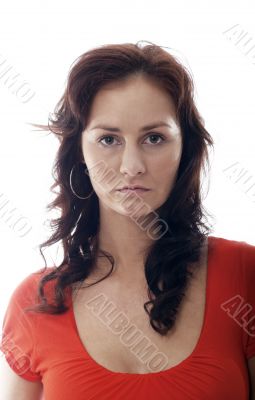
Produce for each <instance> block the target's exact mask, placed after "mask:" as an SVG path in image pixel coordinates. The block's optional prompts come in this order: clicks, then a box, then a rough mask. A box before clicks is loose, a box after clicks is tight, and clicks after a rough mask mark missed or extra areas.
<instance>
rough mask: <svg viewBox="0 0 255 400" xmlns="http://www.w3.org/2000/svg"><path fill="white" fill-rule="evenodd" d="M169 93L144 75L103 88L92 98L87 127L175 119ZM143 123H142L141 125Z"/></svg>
mask: <svg viewBox="0 0 255 400" xmlns="http://www.w3.org/2000/svg"><path fill="white" fill-rule="evenodd" d="M175 112H176V111H175V104H174V101H173V99H172V98H171V96H170V94H169V93H168V92H167V90H166V89H164V88H163V87H162V85H160V84H159V83H158V82H156V81H155V80H152V79H149V78H144V77H143V76H142V77H141V76H138V77H132V78H129V79H126V80H125V81H123V82H122V81H121V82H111V83H109V84H106V85H104V86H103V87H102V88H101V89H100V90H99V92H98V93H97V94H96V95H95V97H94V99H93V101H92V104H91V109H90V115H89V119H88V124H91V123H92V122H93V124H95V123H115V124H117V123H118V121H122V122H123V123H125V122H128V121H129V123H130V122H131V121H133V122H134V123H139V125H140V124H142V122H144V125H146V123H148V122H150V121H153V120H162V119H164V120H166V119H169V118H171V119H174V120H175V119H176V118H175V117H176V115H175ZM141 121H142V122H141Z"/></svg>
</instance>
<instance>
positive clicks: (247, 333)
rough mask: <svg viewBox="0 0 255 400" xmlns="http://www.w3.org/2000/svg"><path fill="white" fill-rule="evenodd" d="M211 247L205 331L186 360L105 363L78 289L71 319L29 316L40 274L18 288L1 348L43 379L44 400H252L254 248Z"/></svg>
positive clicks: (23, 370) (222, 242) (14, 364)
mask: <svg viewBox="0 0 255 400" xmlns="http://www.w3.org/2000/svg"><path fill="white" fill-rule="evenodd" d="M208 243H209V253H208V270H207V286H206V308H205V316H204V322H203V327H202V330H201V333H200V337H199V340H198V343H197V344H196V346H195V348H194V349H193V351H192V353H191V354H190V356H189V357H187V358H186V359H185V360H184V361H182V362H180V363H179V364H177V365H175V366H174V367H171V368H169V369H167V370H161V371H158V372H151V373H147V374H133V373H132V374H130V373H123V372H113V371H110V370H108V369H106V368H105V367H103V366H101V365H100V364H98V363H97V362H96V361H95V360H94V359H92V358H91V356H90V355H89V353H88V352H87V351H86V349H85V348H84V346H83V344H82V342H81V340H80V338H79V334H78V331H77V326H76V323H75V318H74V313H73V309H72V297H71V290H67V293H68V305H71V307H70V309H69V310H68V311H67V312H66V313H65V314H62V315H49V314H38V313H30V312H29V313H26V314H24V313H23V312H22V308H23V307H25V306H26V307H27V306H30V305H31V300H35V298H34V297H33V296H34V293H35V289H36V283H37V281H38V279H39V278H40V277H41V274H42V273H43V272H42V271H43V270H38V271H37V274H36V273H31V274H30V275H28V276H27V277H26V278H25V279H24V280H23V281H22V282H21V283H20V284H19V285H18V286H17V288H16V289H15V290H14V292H13V294H12V296H11V298H10V301H9V304H8V307H7V310H6V313H5V317H4V321H3V337H2V343H1V350H2V351H3V352H4V353H5V356H6V359H7V361H8V363H9V365H10V366H11V368H12V369H13V370H14V371H15V372H16V373H17V374H19V375H20V376H21V377H23V378H24V379H27V380H29V381H42V383H43V387H44V392H43V393H44V397H43V400H57V399H59V400H60V399H61V400H70V399H75V400H84V399H86V400H92V399H93V400H120V399H121V400H123V399H124V400H134V399H140V400H143V399H146V400H154V399H155V398H158V399H160V400H169V399H171V400H184V399H185V400H197V399H200V400H202V399H203V400H215V399H217V400H226V399H231V400H247V399H248V393H249V380H248V369H247V359H248V358H250V357H253V356H255V290H254V283H255V246H254V245H251V244H248V243H246V242H240V241H234V240H229V239H224V238H219V237H214V236H209V241H208ZM51 269H52V268H47V270H46V272H47V273H48V272H50V270H51ZM40 271H41V272H40ZM46 272H44V273H46ZM51 283H52V281H51V282H50V283H49V284H47V285H46V288H45V289H46V293H47V288H48V287H50V285H51ZM68 289H70V288H68ZM29 300H30V301H29ZM187 334H188V333H187ZM15 360H16V361H15Z"/></svg>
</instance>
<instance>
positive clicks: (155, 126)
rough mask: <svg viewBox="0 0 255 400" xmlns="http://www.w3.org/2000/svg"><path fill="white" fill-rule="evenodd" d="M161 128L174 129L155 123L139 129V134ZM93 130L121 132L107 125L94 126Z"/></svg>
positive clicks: (164, 123)
mask: <svg viewBox="0 0 255 400" xmlns="http://www.w3.org/2000/svg"><path fill="white" fill-rule="evenodd" d="M160 126H167V127H168V128H172V126H171V125H169V124H167V123H166V122H164V121H158V122H153V123H151V124H149V125H146V126H143V127H142V128H140V129H139V132H144V131H148V130H150V129H154V128H158V127H160ZM93 129H104V130H105V131H110V132H121V129H120V128H116V127H112V126H107V125H105V124H98V125H96V126H94V127H93V128H91V130H93Z"/></svg>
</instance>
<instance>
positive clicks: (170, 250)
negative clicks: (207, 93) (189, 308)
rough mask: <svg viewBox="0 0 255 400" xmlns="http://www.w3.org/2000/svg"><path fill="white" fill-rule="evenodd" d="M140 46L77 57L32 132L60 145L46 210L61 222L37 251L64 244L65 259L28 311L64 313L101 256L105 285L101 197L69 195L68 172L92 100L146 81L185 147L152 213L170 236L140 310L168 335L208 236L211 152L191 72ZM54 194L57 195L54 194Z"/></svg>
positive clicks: (156, 256) (161, 245)
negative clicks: (141, 78) (49, 290)
mask: <svg viewBox="0 0 255 400" xmlns="http://www.w3.org/2000/svg"><path fill="white" fill-rule="evenodd" d="M139 43H140V42H138V43H136V44H132V43H124V44H110V45H103V46H100V47H97V48H93V49H91V50H89V51H87V52H86V53H84V54H82V55H81V56H80V57H78V59H77V60H75V62H74V65H73V66H72V68H71V70H70V72H69V74H68V79H67V85H66V88H65V90H64V94H63V95H62V97H61V98H60V100H59V102H58V103H57V105H56V107H55V110H54V111H55V112H54V117H53V118H52V117H49V122H50V124H49V123H48V125H39V124H32V125H33V126H35V127H37V128H38V127H39V128H40V130H46V131H47V130H49V131H50V132H52V133H53V134H54V135H56V137H57V138H58V139H59V142H60V145H59V149H58V151H57V154H56V159H55V162H54V166H53V177H54V184H53V185H52V186H51V188H50V189H51V191H52V192H53V193H54V194H55V195H56V196H55V199H54V200H53V201H52V202H51V203H50V204H49V205H48V206H47V209H48V210H60V212H61V214H60V216H59V217H58V218H55V219H51V227H52V228H53V234H52V235H51V237H50V238H49V239H48V240H47V241H45V242H43V243H42V244H41V245H40V246H39V247H40V253H41V254H42V256H43V253H42V248H43V247H47V246H50V245H52V244H54V243H56V242H58V241H61V244H62V246H63V251H64V254H63V260H62V262H61V263H60V265H58V266H56V265H55V266H54V267H53V271H51V272H50V273H47V274H45V275H44V276H43V277H41V279H40V281H39V282H38V288H37V296H38V299H40V301H41V300H42V301H41V303H38V304H37V305H36V306H34V307H32V308H27V309H26V310H27V311H28V310H30V311H32V310H33V311H35V312H40V313H49V314H61V313H64V312H66V311H67V310H68V309H69V307H68V306H67V304H66V289H67V288H69V289H70V287H71V286H70V285H72V284H74V283H77V282H82V281H84V280H85V279H86V278H87V277H88V276H89V275H90V273H91V272H92V270H93V268H94V265H95V261H96V259H97V257H98V255H99V253H101V254H103V255H102V256H103V257H107V258H108V259H109V260H110V263H111V266H112V269H111V271H110V272H109V273H108V274H107V275H106V276H104V277H103V278H102V279H105V278H106V277H108V276H109V275H110V274H111V272H112V270H113V267H114V258H113V257H112V255H111V254H109V253H106V252H103V251H101V250H100V249H99V246H98V238H97V233H98V229H99V203H98V197H97V195H96V193H95V192H94V193H93V195H92V196H91V197H89V198H88V199H86V200H81V199H79V198H77V197H76V196H75V195H74V194H73V192H72V190H71V188H70V184H69V177H70V172H71V169H72V167H73V166H74V165H77V164H78V163H79V162H81V161H83V157H82V151H81V133H82V132H83V130H84V129H85V127H86V121H87V119H88V115H89V111H90V107H91V104H92V101H93V98H94V97H95V95H96V93H97V92H98V91H99V90H100V89H101V88H102V87H103V85H104V83H109V82H111V81H121V80H124V79H127V78H128V77H129V76H132V75H134V74H144V75H145V76H149V77H151V78H153V79H156V80H157V81H158V83H159V84H161V85H163V86H164V88H165V89H166V90H167V91H168V93H169V95H170V96H171V98H172V99H173V101H174V104H175V107H176V115H177V118H178V122H179V124H180V128H181V134H182V140H183V151H182V156H181V160H180V165H179V169H178V173H177V178H176V182H175V184H174V186H173V188H172V190H171V193H170V195H169V197H168V199H167V200H166V201H165V203H164V204H163V205H161V207H160V208H158V209H157V213H158V216H159V218H160V219H162V220H164V221H165V222H166V223H167V225H168V226H169V228H170V229H168V230H167V231H166V232H165V233H164V235H162V236H161V237H160V238H158V239H157V240H155V241H154V242H153V244H152V246H151V247H150V249H149V251H148V253H147V258H146V260H145V276H146V280H147V283H148V296H149V299H150V301H147V302H146V303H145V304H144V309H145V311H146V312H147V313H148V315H149V318H150V324H151V326H152V327H153V329H154V330H155V331H156V332H158V333H160V334H161V335H165V334H166V333H167V332H168V331H169V330H170V329H171V328H172V327H173V325H174V322H175V319H176V314H177V311H178V307H179V306H180V303H181V300H182V298H183V296H185V290H186V287H187V283H188V278H189V277H190V276H192V275H193V271H194V268H195V266H196V265H199V263H197V262H198V261H199V258H200V255H201V249H202V247H203V246H204V244H205V242H206V239H207V237H208V234H209V233H210V228H209V227H208V221H207V224H206V223H205V221H202V220H203V218H205V219H207V218H206V216H205V214H206V213H207V211H205V209H204V208H203V206H202V203H201V189H202V187H201V173H202V172H203V171H205V167H206V165H209V152H208V148H207V146H208V145H210V146H213V144H214V142H213V140H212V137H211V136H210V134H209V133H208V132H207V130H206V129H205V127H204V121H203V119H202V117H201V116H200V114H199V112H198V110H197V108H196V106H195V103H194V85H193V80H192V77H191V75H190V73H189V71H188V69H187V68H186V67H185V66H184V65H183V63H182V62H180V61H178V59H177V58H176V57H174V56H173V55H171V54H170V53H169V52H168V51H166V50H163V49H162V47H161V46H157V45H155V44H153V43H151V42H148V43H150V44H147V45H145V46H140V45H139ZM75 182H76V185H77V186H76V187H79V188H84V191H85V193H86V194H88V193H90V192H91V190H92V185H91V182H90V179H89V177H88V176H87V177H86V180H84V173H81V172H79V170H78V171H77V172H76V174H75ZM55 188H58V191H54V189H55ZM79 193H80V191H79ZM81 196H82V194H81ZM83 196H85V195H83ZM207 214H208V213H207ZM43 258H44V261H45V257H44V256H43ZM190 266H192V270H189V268H188V267H190ZM45 269H47V263H46V261H45ZM102 279H100V280H99V281H97V282H95V283H93V285H94V284H96V283H98V282H100V281H101V280H102ZM51 280H55V285H54V291H53V299H54V304H52V303H51V304H50V303H48V301H47V299H46V297H45V294H44V285H45V284H46V283H47V282H48V281H51ZM88 286H91V285H88ZM149 306H151V307H150V310H149Z"/></svg>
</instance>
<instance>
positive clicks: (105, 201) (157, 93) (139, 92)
mask: <svg viewBox="0 0 255 400" xmlns="http://www.w3.org/2000/svg"><path fill="white" fill-rule="evenodd" d="M159 122H162V123H164V124H166V125H169V126H166V125H165V126H163V125H162V126H160V124H159ZM149 125H155V126H154V127H151V128H148V127H147V128H144V127H145V126H149ZM103 127H104V128H103ZM113 128H114V129H113ZM143 128H144V129H143ZM81 145H82V153H83V157H84V161H85V163H86V166H87V168H88V171H89V174H90V180H91V183H92V186H93V188H94V191H95V192H96V194H97V196H98V199H99V204H100V207H104V208H110V209H111V210H114V211H116V212H117V213H121V214H122V215H129V214H130V212H131V211H132V209H133V207H135V206H137V204H138V203H139V204H141V203H144V209H143V210H142V212H143V213H144V214H146V213H148V211H152V210H155V209H156V208H158V207H160V206H161V205H162V204H163V203H164V202H165V201H166V199H167V197H168V196H169V193H170V191H171V189H172V187H173V185H174V182H175V179H176V175H177V171H178V167H179V163H180V159H181V153H182V136H181V130H180V127H179V126H178V123H177V120H176V117H175V107H174V103H173V101H172V99H171V98H170V96H169V94H168V93H167V92H166V91H165V90H164V89H163V88H162V87H160V86H159V84H158V83H157V82H155V81H154V80H152V79H150V78H147V77H144V76H142V75H139V76H132V77H130V78H128V79H127V80H126V81H125V82H121V83H120V82H118V83H117V82H115V83H108V84H106V85H105V86H104V87H103V88H102V89H100V91H99V92H98V93H97V94H96V96H95V98H94V99H93V102H92V106H91V110H90V115H89V119H88V121H87V125H86V128H85V130H84V131H83V133H82V138H81ZM96 165H103V166H104V179H102V177H101V178H100V179H99V175H98V173H95V174H94V172H95V171H96V168H95V166H96ZM91 171H92V173H91ZM93 171H94V172H93ZM126 185H141V186H144V187H146V188H149V189H150V190H148V191H145V192H141V193H134V192H131V194H130V193H129V194H127V193H121V192H119V191H118V190H117V189H119V188H120V187H123V186H126ZM124 196H125V201H124Z"/></svg>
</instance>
